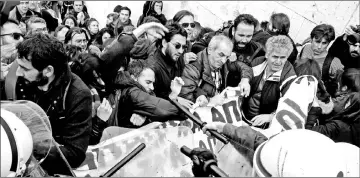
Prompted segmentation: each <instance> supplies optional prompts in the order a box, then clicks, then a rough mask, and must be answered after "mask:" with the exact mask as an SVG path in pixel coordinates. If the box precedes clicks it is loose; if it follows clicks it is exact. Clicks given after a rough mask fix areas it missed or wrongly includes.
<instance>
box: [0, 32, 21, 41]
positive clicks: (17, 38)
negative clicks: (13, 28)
mask: <svg viewBox="0 0 360 178" xmlns="http://www.w3.org/2000/svg"><path fill="white" fill-rule="evenodd" d="M6 35H11V36H12V37H13V38H14V39H15V40H19V39H20V37H23V38H24V35H23V34H21V33H8V34H2V35H0V36H6Z"/></svg>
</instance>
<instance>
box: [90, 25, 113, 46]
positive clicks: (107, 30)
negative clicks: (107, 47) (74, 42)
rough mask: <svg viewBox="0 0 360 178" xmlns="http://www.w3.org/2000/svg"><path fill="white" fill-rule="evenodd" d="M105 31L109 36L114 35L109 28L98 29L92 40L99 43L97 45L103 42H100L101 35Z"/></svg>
mask: <svg viewBox="0 0 360 178" xmlns="http://www.w3.org/2000/svg"><path fill="white" fill-rule="evenodd" d="M105 33H108V34H109V35H110V38H113V37H114V32H113V31H112V30H110V29H109V28H103V29H101V30H100V31H99V33H98V34H97V35H96V36H95V39H94V41H95V42H96V43H97V44H99V45H103V42H102V36H103V35H104V34H105Z"/></svg>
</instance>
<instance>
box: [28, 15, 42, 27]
mask: <svg viewBox="0 0 360 178" xmlns="http://www.w3.org/2000/svg"><path fill="white" fill-rule="evenodd" d="M33 23H43V24H45V25H46V21H45V20H44V19H43V18H41V17H36V16H33V17H31V18H29V20H27V21H26V29H27V30H28V29H29V26H30V24H33Z"/></svg>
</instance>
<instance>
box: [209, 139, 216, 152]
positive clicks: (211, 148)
mask: <svg viewBox="0 0 360 178" xmlns="http://www.w3.org/2000/svg"><path fill="white" fill-rule="evenodd" d="M211 140H212V141H213V144H211ZM207 141H208V144H209V147H210V150H211V151H212V152H214V149H213V147H212V145H215V144H216V139H215V138H214V137H207Z"/></svg>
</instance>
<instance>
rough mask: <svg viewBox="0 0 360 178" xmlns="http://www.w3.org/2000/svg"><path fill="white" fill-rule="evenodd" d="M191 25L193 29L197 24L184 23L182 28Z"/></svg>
mask: <svg viewBox="0 0 360 178" xmlns="http://www.w3.org/2000/svg"><path fill="white" fill-rule="evenodd" d="M189 25H190V27H191V28H195V23H182V24H181V26H182V27H183V28H188V27H189Z"/></svg>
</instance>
